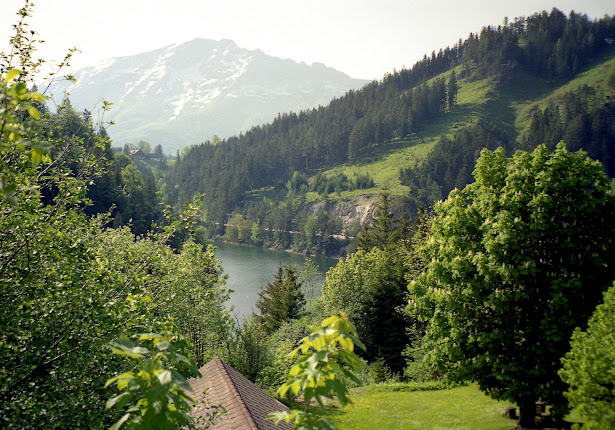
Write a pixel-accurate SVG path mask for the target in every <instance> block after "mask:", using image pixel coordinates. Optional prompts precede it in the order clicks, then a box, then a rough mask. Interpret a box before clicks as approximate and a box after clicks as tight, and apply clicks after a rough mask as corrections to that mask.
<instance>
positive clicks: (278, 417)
mask: <svg viewBox="0 0 615 430" xmlns="http://www.w3.org/2000/svg"><path fill="white" fill-rule="evenodd" d="M312 329H313V330H314V331H313V333H312V334H310V335H309V336H307V337H305V338H303V340H302V341H301V345H299V346H298V347H297V348H296V349H295V350H294V351H293V352H292V353H291V356H292V357H294V356H298V359H297V362H296V363H295V364H294V365H293V366H292V367H291V369H290V372H289V373H288V379H287V380H286V382H284V383H283V384H282V386H281V387H280V388H279V389H278V392H277V394H278V396H279V397H280V398H282V397H284V396H285V395H286V393H288V392H290V393H292V395H293V396H294V397H297V396H299V395H300V394H303V402H304V403H305V405H306V409H305V410H304V411H302V410H298V409H293V410H292V411H291V413H290V414H288V413H287V412H275V413H272V414H270V415H269V418H270V419H272V420H274V421H275V422H276V423H278V422H280V421H282V420H284V421H286V422H290V421H293V422H294V427H293V428H294V429H295V430H315V429H323V430H324V429H335V428H336V427H335V426H334V425H333V424H331V423H330V422H329V421H328V420H327V419H326V418H323V417H320V416H318V415H317V414H315V413H314V411H313V410H311V409H310V408H309V405H310V403H311V402H312V401H313V400H316V401H317V402H318V404H319V405H320V406H321V407H322V406H324V402H325V400H327V399H329V400H332V399H333V398H335V397H337V399H338V401H339V403H340V404H341V405H342V406H345V405H347V404H350V403H352V401H351V399H350V397H349V396H348V394H349V392H348V388H347V387H346V385H345V384H344V383H343V382H342V381H341V378H342V377H344V378H346V379H349V380H351V381H354V382H356V383H359V381H358V379H357V377H356V376H355V373H354V372H356V371H359V370H361V368H362V367H363V366H364V365H365V364H364V362H363V361H362V360H361V359H360V358H359V357H358V356H357V355H356V354H355V352H354V349H355V347H358V348H361V349H365V347H364V346H363V344H362V343H361V341H360V340H359V338H358V337H357V331H356V329H355V327H354V326H353V325H352V324H351V323H350V321H348V318H347V316H346V315H345V314H344V313H340V316H339V317H338V316H331V317H329V318H327V319H325V320H324V321H323V322H322V323H321V329H320V330H319V329H317V328H316V327H313V328H312Z"/></svg>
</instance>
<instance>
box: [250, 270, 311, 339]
mask: <svg viewBox="0 0 615 430" xmlns="http://www.w3.org/2000/svg"><path fill="white" fill-rule="evenodd" d="M301 285H302V284H301V282H299V281H298V280H297V275H296V274H295V269H294V268H293V267H291V266H285V267H283V266H280V267H278V271H277V273H276V275H275V278H274V280H273V282H269V283H267V286H266V287H265V288H263V290H262V291H261V292H260V293H259V294H258V295H259V300H258V301H257V302H256V307H257V308H258V310H259V311H260V315H259V316H258V318H259V319H260V321H261V323H262V324H263V326H264V327H265V329H266V330H267V331H268V332H270V333H271V332H274V331H275V330H277V329H278V328H280V326H281V325H282V323H284V322H286V321H290V320H292V319H296V318H298V317H299V316H300V314H301V311H302V310H303V307H304V306H305V297H304V295H303V292H302V291H301Z"/></svg>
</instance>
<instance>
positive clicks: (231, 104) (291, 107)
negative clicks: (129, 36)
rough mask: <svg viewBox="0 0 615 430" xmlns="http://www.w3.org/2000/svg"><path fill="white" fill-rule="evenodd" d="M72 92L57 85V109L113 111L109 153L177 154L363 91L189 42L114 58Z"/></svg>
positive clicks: (312, 72) (302, 68) (342, 79)
mask: <svg viewBox="0 0 615 430" xmlns="http://www.w3.org/2000/svg"><path fill="white" fill-rule="evenodd" d="M75 78H76V79H77V84H76V85H74V84H72V83H69V82H57V83H55V84H54V85H53V86H52V87H51V89H50V90H51V95H52V97H53V99H54V100H55V101H56V103H59V102H60V101H61V100H62V98H63V97H64V94H65V93H67V92H68V93H70V98H71V102H72V104H73V106H74V107H75V108H76V109H78V110H81V109H88V110H91V111H92V110H93V111H94V115H93V117H94V118H96V119H97V118H99V112H97V108H100V105H101V101H102V100H106V101H109V102H112V103H113V106H112V110H111V111H110V112H108V113H106V114H105V120H107V121H110V120H112V121H114V122H115V123H116V124H115V125H114V126H112V127H110V128H109V129H108V132H109V134H110V136H111V137H112V138H113V140H114V145H116V146H121V145H124V144H126V143H132V144H134V143H137V142H138V141H139V140H146V141H148V142H150V144H151V145H152V146H154V145H157V144H161V145H162V147H163V149H164V150H165V152H167V153H174V151H175V150H176V149H179V148H181V147H183V146H185V145H188V144H197V143H201V142H203V141H205V140H207V139H211V137H212V136H213V135H214V134H217V135H218V136H220V137H222V138H224V137H228V136H232V135H235V134H239V132H240V131H245V130H247V129H249V128H250V127H252V126H255V125H260V124H262V123H266V122H271V121H272V120H273V119H274V118H275V116H276V115H277V114H278V113H282V112H288V111H295V112H298V111H299V110H302V109H303V110H305V109H311V108H313V107H317V106H318V105H327V104H328V103H329V102H330V101H331V99H332V98H333V97H337V96H341V95H343V94H344V93H346V92H347V91H348V90H350V89H356V88H359V87H361V86H363V85H364V84H365V83H367V81H364V80H359V79H352V78H350V77H349V76H347V75H345V74H344V73H341V72H339V71H337V70H334V69H331V68H329V67H325V66H324V65H323V64H319V63H315V64H313V65H311V66H308V65H307V64H305V63H297V62H295V61H292V60H288V59H286V60H284V59H280V58H275V57H271V56H268V55H266V54H264V53H263V52H261V51H259V50H255V51H250V50H246V49H242V48H240V47H238V46H237V45H236V44H235V43H234V42H233V41H231V40H220V41H214V40H206V39H194V40H192V41H190V42H186V43H182V44H177V45H172V46H167V47H164V48H161V49H158V50H155V51H151V52H146V53H143V54H139V55H134V56H129V57H121V58H113V59H110V60H106V61H103V62H101V63H99V64H97V65H96V66H93V67H87V68H84V69H82V70H79V71H78V72H76V73H75Z"/></svg>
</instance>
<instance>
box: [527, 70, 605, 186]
mask: <svg viewBox="0 0 615 430" xmlns="http://www.w3.org/2000/svg"><path fill="white" fill-rule="evenodd" d="M610 85H611V87H612V88H613V89H615V71H613V73H612V74H611V76H610ZM561 141H564V142H566V144H567V145H568V148H569V149H570V150H571V151H578V150H580V149H583V150H584V151H586V152H587V153H588V155H589V156H590V157H591V158H593V159H594V160H600V162H601V163H602V164H603V165H604V167H605V169H606V172H607V174H608V175H609V177H611V178H612V177H615V143H614V142H615V103H614V102H613V100H612V99H611V97H605V95H604V94H602V93H600V92H599V91H597V90H596V89H595V88H593V87H589V86H587V85H585V86H583V87H580V88H578V89H576V90H574V91H569V92H567V93H565V94H563V95H561V96H558V97H556V98H553V99H552V100H550V103H549V105H548V106H546V107H545V108H544V109H536V111H535V112H534V113H533V114H532V122H531V123H530V127H529V130H528V131H527V132H526V133H525V134H524V135H523V136H521V139H520V143H519V146H520V149H523V150H526V151H530V150H533V149H534V148H536V147H537V146H538V145H539V144H541V143H544V144H545V145H547V147H548V148H549V149H551V150H553V149H555V146H556V145H557V144H558V143H559V142H561Z"/></svg>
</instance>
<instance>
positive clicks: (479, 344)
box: [409, 144, 615, 426]
mask: <svg viewBox="0 0 615 430" xmlns="http://www.w3.org/2000/svg"><path fill="white" fill-rule="evenodd" d="M474 176H475V177H476V182H475V183H474V184H471V185H469V186H467V187H466V188H465V189H464V190H463V191H458V190H455V191H453V192H451V194H450V195H449V198H448V199H447V200H446V201H444V202H442V203H440V204H438V205H436V209H435V210H436V213H437V216H436V218H435V220H434V223H433V227H432V238H431V240H430V241H429V242H428V243H427V245H426V246H425V248H424V250H423V253H424V257H425V259H426V261H428V262H429V264H428V269H427V271H426V272H425V273H424V274H423V275H422V276H420V277H419V278H418V279H417V281H416V282H413V283H411V285H410V292H411V294H412V301H411V304H410V306H409V310H410V311H411V312H413V313H415V314H417V315H420V316H421V317H422V318H425V319H426V320H427V321H428V322H429V325H428V328H427V335H426V338H425V342H426V344H425V346H426V347H428V348H429V349H428V358H429V359H430V360H431V362H432V363H434V364H436V365H437V366H438V367H439V368H440V369H441V370H443V371H444V372H445V373H446V374H447V375H448V376H449V377H450V378H451V379H452V380H454V381H462V380H472V381H476V382H478V383H479V386H480V388H481V390H483V391H484V392H486V393H487V394H489V395H491V396H492V397H494V398H496V399H504V400H510V401H514V402H515V403H517V404H518V405H519V406H520V409H521V420H522V424H525V425H526V426H527V425H528V424H529V425H531V424H533V420H534V409H535V407H534V402H535V401H536V400H538V399H541V400H543V401H545V402H547V403H549V404H551V405H553V406H554V412H556V414H562V412H563V411H565V409H566V408H567V402H566V399H565V398H564V396H563V392H564V390H565V389H566V386H565V385H564V384H563V383H562V381H561V379H560V378H559V377H558V375H557V372H558V370H559V368H560V358H561V357H562V356H563V355H564V354H565V353H566V352H567V351H568V349H569V339H570V336H571V334H572V332H573V330H574V328H575V327H585V326H586V324H587V320H588V319H589V316H590V315H591V314H592V312H593V311H594V309H595V306H596V305H597V304H598V303H599V302H600V300H601V298H602V292H603V291H604V290H605V289H606V288H607V287H608V286H609V285H610V284H611V282H612V280H613V276H614V273H613V271H614V270H615V246H614V240H615V219H614V217H615V197H614V196H613V195H612V194H611V193H610V187H609V181H608V179H607V177H606V175H605V174H604V170H603V167H602V165H601V164H600V163H598V162H596V161H593V160H591V159H590V158H588V157H587V155H586V154H585V153H583V152H578V153H574V154H573V153H570V152H568V151H567V150H566V147H565V145H564V144H560V145H558V147H557V149H556V151H555V152H554V153H550V152H549V151H548V150H547V148H546V147H545V146H539V147H538V148H537V149H536V150H535V151H534V152H533V153H531V154H529V153H525V152H521V151H519V152H517V153H516V154H515V156H514V157H513V158H506V157H505V156H504V153H503V151H502V150H496V151H495V152H490V151H487V150H483V152H482V154H481V156H480V158H479V160H478V161H477V164H476V169H475V171H474Z"/></svg>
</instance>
